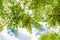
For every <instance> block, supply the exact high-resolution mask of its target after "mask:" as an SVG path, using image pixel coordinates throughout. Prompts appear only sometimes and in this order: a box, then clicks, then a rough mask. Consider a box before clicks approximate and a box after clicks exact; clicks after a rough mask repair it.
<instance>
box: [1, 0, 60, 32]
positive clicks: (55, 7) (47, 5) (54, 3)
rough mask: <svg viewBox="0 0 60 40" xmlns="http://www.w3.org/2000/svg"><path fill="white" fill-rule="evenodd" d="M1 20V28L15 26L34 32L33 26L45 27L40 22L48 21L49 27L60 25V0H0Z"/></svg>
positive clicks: (37, 27)
mask: <svg viewBox="0 0 60 40" xmlns="http://www.w3.org/2000/svg"><path fill="white" fill-rule="evenodd" d="M21 3H23V4H21ZM22 6H23V7H22ZM26 10H31V11H32V13H31V14H30V13H29V12H26ZM31 15H32V16H31ZM0 20H2V21H1V22H0V27H1V28H0V30H3V28H4V27H5V26H7V27H8V28H9V29H11V28H12V27H13V26H14V28H15V29H18V27H20V28H21V27H22V28H26V29H27V30H28V31H30V32H32V27H35V28H36V29H38V30H39V29H41V28H42V27H43V26H42V25H41V24H39V23H38V22H47V23H48V25H49V27H55V26H58V25H59V26H60V0H18V1H16V0H0ZM1 25H2V26H1ZM2 27H3V28H2Z"/></svg>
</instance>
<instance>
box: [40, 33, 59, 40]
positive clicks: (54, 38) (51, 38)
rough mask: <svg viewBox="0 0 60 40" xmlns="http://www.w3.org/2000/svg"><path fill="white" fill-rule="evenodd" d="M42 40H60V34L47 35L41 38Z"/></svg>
mask: <svg viewBox="0 0 60 40" xmlns="http://www.w3.org/2000/svg"><path fill="white" fill-rule="evenodd" d="M40 40H60V34H58V33H54V32H53V33H47V34H43V35H41V37H40Z"/></svg>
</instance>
